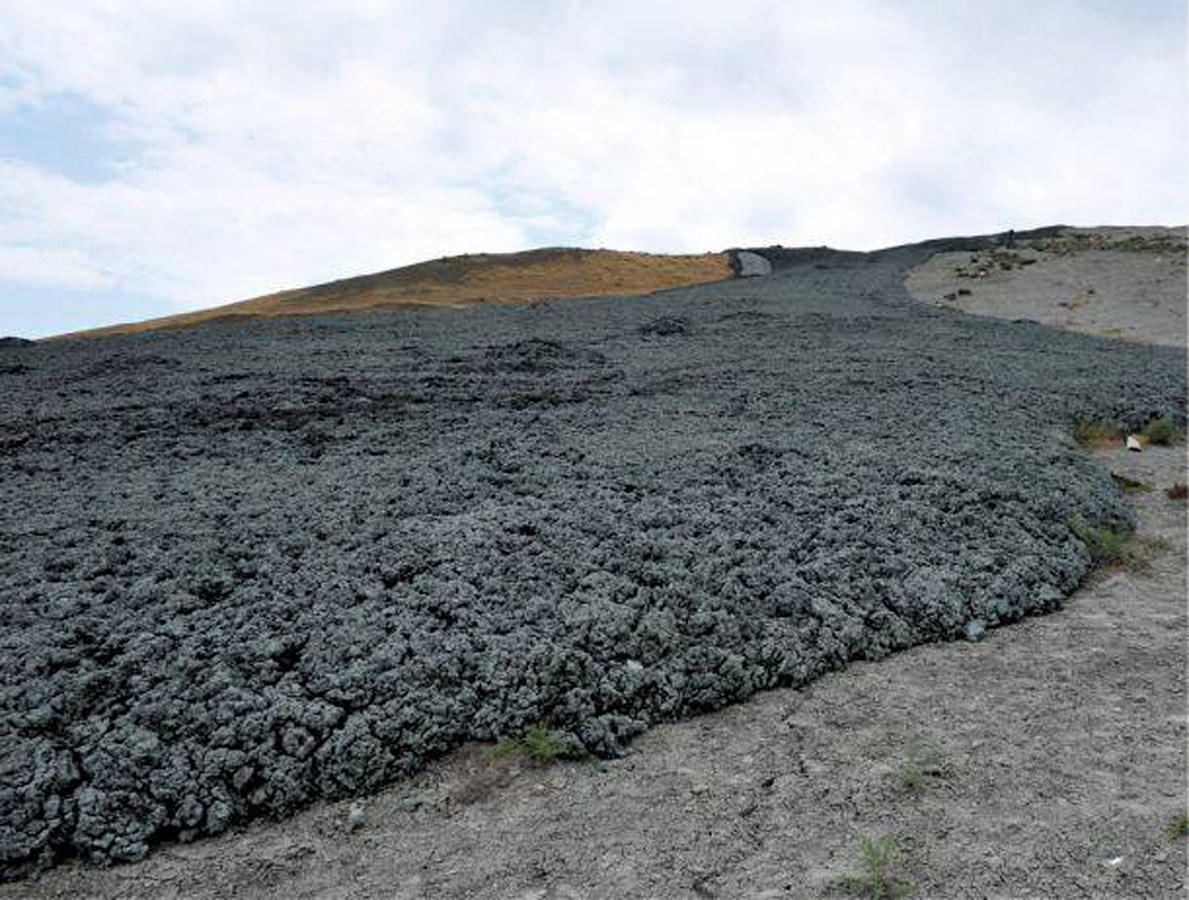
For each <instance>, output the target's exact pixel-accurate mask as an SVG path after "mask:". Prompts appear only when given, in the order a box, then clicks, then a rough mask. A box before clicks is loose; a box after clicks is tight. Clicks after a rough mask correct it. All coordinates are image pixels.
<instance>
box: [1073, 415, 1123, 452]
mask: <svg viewBox="0 0 1189 900" xmlns="http://www.w3.org/2000/svg"><path fill="white" fill-rule="evenodd" d="M1073 439H1074V440H1075V441H1077V442H1078V443H1079V444H1081V445H1082V446H1083V447H1105V446H1109V445H1110V444H1115V443H1118V442H1119V441H1121V440H1122V439H1123V430H1122V429H1121V428H1119V427H1118V426H1117V425H1114V424H1112V423H1111V422H1107V421H1104V420H1102V419H1078V420H1077V421H1076V422H1074V423H1073Z"/></svg>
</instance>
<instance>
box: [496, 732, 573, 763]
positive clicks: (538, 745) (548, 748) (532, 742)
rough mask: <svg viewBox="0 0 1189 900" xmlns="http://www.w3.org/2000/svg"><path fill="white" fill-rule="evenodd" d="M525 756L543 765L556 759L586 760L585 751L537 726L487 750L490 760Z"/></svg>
mask: <svg viewBox="0 0 1189 900" xmlns="http://www.w3.org/2000/svg"><path fill="white" fill-rule="evenodd" d="M517 755H525V756H527V757H528V758H529V759H530V760H532V761H533V762H535V763H539V764H541V765H545V764H547V763H551V762H553V761H554V760H556V759H586V758H587V757H589V755H590V754H588V753H587V752H586V751H585V749H581V748H579V747H576V746H573V745H572V744H570V743H569V742H567V741H565V740H563V739H562V738H560V737H558V736H557V735H556V734H554V733H553V732H552V731H550V730H549V729H548V728H546V727H545V726H544V725H541V724H537V725H534V726H533V727H532V728H530V729H529V730H528V731H526V732H525V733H524V734H523V735H521V736H520V737H505V738H500V740H499V741H498V742H497V743H496V744H494V745H493V746H491V747H489V748H488V749H487V757H488V759H507V758H508V757H511V756H517Z"/></svg>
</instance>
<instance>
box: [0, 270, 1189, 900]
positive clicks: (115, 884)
mask: <svg viewBox="0 0 1189 900" xmlns="http://www.w3.org/2000/svg"><path fill="white" fill-rule="evenodd" d="M1125 252H1128V251H1123V250H1109V251H1108V250H1094V249H1090V250H1085V251H1084V253H1085V254H1090V255H1091V257H1090V260H1091V264H1090V267H1089V268H1085V269H1081V270H1078V271H1079V272H1081V273H1082V274H1079V275H1078V277H1079V278H1083V280H1087V281H1095V283H1098V284H1100V285H1104V284H1105V283H1106V282H1105V281H1104V280H1102V279H1101V278H1100V277H1099V276H1097V275H1095V276H1093V278H1091V277H1090V276H1088V275H1085V273H1086V272H1090V271H1093V266H1094V265H1097V264H1098V263H1097V262H1093V259H1094V256H1093V254H1100V253H1111V254H1115V253H1125ZM1129 258H1130V259H1133V260H1134V261H1135V263H1136V265H1139V266H1149V265H1157V263H1156V262H1155V258H1154V257H1152V258H1149V256H1148V255H1146V254H1144V253H1136V254H1134V256H1133V257H1129ZM1063 260H1066V261H1067V258H1066V257H1064V256H1057V257H1056V258H1055V259H1054V260H1053V261H1052V268H1053V270H1054V271H1057V270H1058V269H1059V267H1060V266H1061V265H1064V264H1065V262H1063ZM934 262H935V263H936V260H935V261H934ZM931 265H932V264H931ZM1042 265H1045V266H1047V263H1045V264H1042V263H1036V264H1034V265H1031V266H1027V267H1022V268H1021V269H1019V270H1016V269H1013V270H1012V271H1009V272H1004V273H1002V274H1003V275H1004V277H1005V278H1007V277H1011V278H1015V279H1019V278H1021V277H1026V278H1029V279H1038V280H1036V281H1028V282H1019V281H1018V280H1017V281H1016V283H1015V284H1016V286H1015V287H1013V288H1010V289H1009V288H1008V287H1005V286H1004V285H1003V284H999V283H998V282H997V281H995V280H994V279H992V278H986V279H978V280H977V283H976V285H975V288H974V291H975V292H976V293H972V297H977V298H978V301H979V303H980V304H982V305H981V306H980V307H979V310H981V311H983V312H984V313H985V312H988V311H990V312H994V311H996V310H998V312H999V314H1001V315H1005V316H1007V317H1022V316H1018V313H1019V308H1018V307H1019V304H1020V303H1022V302H1024V300H1021V299H1019V296H1020V290H1021V288H1020V285H1021V284H1024V285H1025V286H1027V285H1033V286H1034V287H1036V290H1037V291H1038V292H1040V291H1041V287H1043V286H1044V284H1050V286H1051V281H1050V282H1045V281H1044V279H1042V278H1040V276H1042V275H1044V276H1045V278H1048V277H1049V276H1048V275H1045V271H1046V269H1045V268H1042ZM1159 265H1162V266H1164V267H1165V269H1163V270H1162V272H1163V274H1162V275H1160V278H1161V279H1162V281H1161V282H1160V285H1157V286H1156V288H1154V293H1161V292H1164V293H1167V290H1168V286H1167V283H1170V282H1172V281H1174V280H1175V278H1176V277H1178V276H1177V275H1176V273H1175V272H1172V271H1171V270H1172V269H1173V268H1174V266H1175V265H1177V264H1176V263H1174V262H1172V261H1170V260H1167V259H1166V260H1163V261H1161V262H1160V263H1159ZM1179 265H1180V270H1179V272H1180V275H1179V278H1180V280H1181V283H1182V285H1183V281H1184V259H1183V255H1182V258H1181V261H1180V263H1179ZM950 268H951V269H952V268H953V266H952V265H951V266H950ZM1034 269H1035V270H1037V271H1036V272H1035V273H1034V272H1033V270H1034ZM939 271H940V270H939ZM914 277H917V278H918V287H919V284H920V278H921V277H922V276H921V272H920V271H919V270H918V273H917V275H916V276H914ZM998 277H999V276H998V275H996V276H995V279H997V278H998ZM1054 277H1055V276H1054ZM1153 277H1155V276H1153ZM1125 282H1127V278H1126V277H1124V276H1120V280H1119V284H1120V285H1123V284H1124V283H1125ZM964 283H965V282H964ZM984 289H985V290H986V293H985V295H984V294H983V293H978V292H981V291H983V290H984ZM1046 290H1047V288H1046ZM1164 293H1161V296H1164ZM1037 296H1039V293H1038V295H1037ZM1098 296H1099V297H1100V298H1103V297H1113V298H1115V301H1114V303H1115V308H1114V311H1113V312H1109V311H1107V312H1103V311H1099V312H1098V313H1097V315H1096V317H1095V318H1094V319H1093V321H1087V322H1083V323H1080V324H1077V323H1075V324H1076V327H1077V328H1078V329H1079V330H1081V329H1083V328H1084V329H1086V330H1093V329H1096V328H1104V327H1116V326H1113V325H1106V324H1105V323H1108V322H1111V321H1116V320H1117V321H1120V322H1126V323H1135V322H1138V321H1140V319H1139V318H1138V317H1133V315H1132V314H1133V313H1134V301H1135V298H1136V295H1135V294H1134V292H1133V293H1131V294H1128V293H1127V292H1126V291H1125V290H1123V289H1122V288H1120V289H1119V290H1117V291H1106V290H1102V291H1101V292H1100V293H1099V294H1098ZM995 297H999V298H1000V300H999V301H998V305H996V301H995V300H994V298H995ZM967 299H969V298H967ZM1095 303H1098V301H1095ZM1179 304H1180V305H1179V307H1178V308H1176V309H1174V308H1172V307H1171V306H1168V305H1167V304H1166V305H1164V306H1160V305H1159V304H1158V306H1157V308H1159V309H1163V310H1164V313H1162V315H1165V316H1166V318H1165V319H1164V320H1161V323H1162V324H1161V323H1158V324H1156V325H1152V324H1150V323H1149V324H1148V325H1146V326H1144V327H1146V328H1149V329H1150V330H1149V332H1147V333H1146V334H1147V336H1148V337H1149V339H1153V338H1155V337H1158V338H1161V339H1163V340H1165V341H1166V342H1167V340H1168V339H1169V338H1170V336H1171V337H1175V338H1176V342H1178V343H1182V344H1183V343H1184V340H1185V337H1184V314H1185V310H1184V293H1183V291H1182V293H1181V294H1180V300H1179ZM974 305H975V304H974V302H973V301H971V302H970V303H969V304H968V308H971V310H972V311H975V310H974V309H973V307H974ZM1085 308H1087V309H1089V308H1091V307H1090V306H1089V305H1087V306H1086V307H1085ZM1093 308H1094V309H1097V307H1093ZM1058 309H1064V308H1062V307H1058ZM1050 313H1052V315H1049V314H1050ZM1044 314H1045V315H1048V316H1049V317H1048V318H1041V320H1042V321H1051V322H1052V321H1053V320H1054V319H1057V320H1058V321H1055V322H1053V323H1054V324H1059V325H1062V326H1064V327H1075V325H1074V324H1070V322H1068V321H1065V320H1063V319H1062V316H1063V315H1064V313H1053V311H1052V310H1048V312H1047V313H1044ZM1039 316H1040V314H1039V313H1038V314H1037V315H1036V316H1030V317H1039ZM1178 316H1179V322H1180V325H1179V330H1178V331H1176V332H1175V333H1174V332H1173V331H1171V328H1172V327H1173V326H1174V325H1175V324H1176V321H1175V320H1176V318H1177V317H1178ZM1112 317H1114V318H1112ZM1168 317H1171V318H1168ZM1118 327H1123V326H1118ZM1137 328H1138V326H1137ZM1096 453H1097V456H1098V458H1099V459H1100V461H1101V463H1102V464H1103V465H1104V466H1107V467H1108V468H1110V469H1111V470H1112V471H1115V472H1117V473H1119V474H1121V475H1126V476H1127V477H1129V478H1131V479H1134V480H1136V481H1138V482H1141V483H1143V484H1144V485H1145V486H1150V487H1151V489H1150V490H1146V491H1145V490H1140V491H1134V492H1132V493H1131V494H1130V495H1129V496H1130V498H1131V500H1132V502H1133V505H1134V509H1135V512H1136V516H1137V521H1138V524H1139V530H1138V534H1139V536H1140V537H1139V539H1138V540H1137V547H1138V548H1139V549H1138V551H1137V552H1138V553H1139V554H1140V555H1141V556H1142V557H1143V559H1144V561H1143V562H1141V563H1140V564H1138V565H1135V566H1129V567H1122V568H1114V569H1106V570H1103V571H1102V572H1100V573H1099V574H1097V575H1096V576H1094V577H1093V578H1092V579H1091V580H1090V581H1089V582H1088V583H1087V584H1086V585H1085V586H1084V587H1083V589H1082V590H1080V591H1079V592H1078V593H1077V594H1076V595H1075V596H1073V597H1072V598H1070V599H1069V601H1068V602H1067V605H1066V608H1065V609H1064V610H1062V611H1060V612H1058V613H1055V614H1052V615H1049V616H1045V617H1042V618H1035V619H1029V620H1027V621H1025V622H1023V623H1021V624H1017V625H1012V626H1009V627H1006V628H1002V629H997V630H993V631H991V632H989V633H988V634H987V636H986V638H985V639H984V640H982V641H981V642H979V643H965V642H962V643H952V644H941V645H928V646H921V647H917V648H915V649H913V650H910V651H907V652H904V653H900V654H897V655H895V656H893V657H891V658H889V659H887V660H884V661H882V662H879V663H867V664H859V665H854V666H852V667H850V668H849V669H847V670H845V671H842V672H837V673H834V674H831V675H828V676H826V677H824V678H822V679H820V680H819V681H817V682H815V683H813V684H812V685H810V686H809V687H808V688H806V689H803V690H778V691H772V692H768V693H765V694H762V695H760V696H758V697H756V698H754V699H753V700H752V701H750V702H748V703H746V704H742V705H739V706H735V707H732V708H729V709H726V710H723V711H721V712H718V713H714V714H712V715H707V716H704V717H702V718H698V719H695V720H691V721H686V722H681V723H678V724H672V725H665V726H661V727H657V728H655V729H653V730H651V731H650V732H648V733H647V734H645V735H643V736H642V737H640V738H639V739H637V740H636V741H635V742H634V744H633V745H632V746H631V748H630V752H629V754H628V755H627V756H626V757H625V758H624V759H621V760H616V761H612V762H606V763H598V762H594V763H580V762H574V763H571V762H567V763H556V764H552V765H548V766H543V767H537V766H533V765H530V764H528V763H526V762H524V761H523V760H517V759H511V760H505V761H500V762H495V761H492V760H490V759H488V758H487V757H486V756H485V754H484V752H483V750H482V748H479V747H474V746H472V747H467V748H463V749H462V750H460V751H458V752H457V753H455V754H453V755H451V756H450V757H448V758H446V759H443V760H440V761H439V762H438V763H436V764H434V765H433V766H432V767H431V768H430V769H429V770H427V771H425V772H424V773H422V774H421V775H420V776H419V777H417V778H416V779H414V780H412V781H410V782H406V783H401V784H396V785H394V786H392V787H390V788H389V789H387V790H385V791H383V792H381V793H379V794H378V795H375V796H373V797H370V798H366V799H364V800H361V801H359V803H358V804H353V803H350V802H343V803H333V804H326V803H324V804H319V805H316V806H314V807H312V808H310V809H308V810H306V811H305V812H303V813H301V814H300V815H297V816H295V817H293V818H292V819H289V820H286V821H284V822H279V823H266V822H261V823H256V824H254V825H252V826H250V827H248V828H245V829H243V830H240V831H237V832H231V833H228V834H226V835H223V836H221V837H218V838H215V839H212V840H208V841H202V842H198V843H195V844H188V845H180V844H179V845H172V846H165V847H162V848H160V849H159V850H158V851H157V852H155V853H154V854H152V855H151V856H150V857H149V858H148V859H147V860H145V861H144V862H141V863H137V864H134V865H127V866H120V867H116V868H112V869H108V870H95V869H92V868H88V867H83V866H79V865H76V864H73V863H68V864H66V865H63V866H61V867H59V868H57V869H56V870H52V871H50V872H47V873H45V874H44V875H43V876H41V877H40V878H39V879H36V880H34V881H30V882H25V883H20V884H9V885H3V886H0V898H18V897H19V898H30V900H49V898H75V897H104V898H117V897H118V898H186V897H211V898H233V897H234V898H261V900H263V898H282V897H283V898H314V897H317V898H340V897H341V898H348V897H350V898H421V897H426V898H429V897H433V898H437V897H447V898H453V897H460V898H461V897H491V898H524V900H529V898H533V900H546V898H580V897H582V898H585V897H664V898H668V897H681V898H684V897H690V898H700V897H731V898H733V897H829V896H845V895H846V894H847V893H848V892H850V893H855V892H856V891H857V890H858V889H857V888H855V886H854V885H851V886H850V887H849V888H848V887H847V886H846V885H844V884H843V883H842V881H841V879H843V878H844V877H845V876H846V875H848V874H849V875H862V874H863V873H864V872H865V871H866V870H865V867H864V859H863V853H862V843H863V840H864V839H870V838H879V837H882V836H889V840H890V842H891V844H890V845H891V846H894V848H895V857H896V859H895V860H893V862H892V864H891V866H890V867H889V869H888V874H889V875H890V876H891V877H892V878H894V879H897V880H898V883H900V884H903V885H905V886H908V885H911V891H912V894H911V895H912V896H916V897H938V898H951V897H953V898H959V897H961V898H966V897H983V898H1027V897H1036V898H1041V897H1044V898H1051V897H1094V898H1099V897H1151V898H1164V897H1182V896H1184V895H1185V893H1186V886H1187V883H1186V841H1185V838H1184V837H1179V838H1178V837H1173V836H1171V835H1170V834H1169V831H1168V830H1169V826H1170V824H1171V823H1173V822H1174V821H1175V820H1176V819H1177V817H1178V816H1182V815H1184V813H1185V809H1186V751H1185V746H1186V684H1185V664H1186V644H1185V640H1186V566H1185V560H1186V508H1185V502H1184V500H1176V501H1174V500H1172V499H1170V498H1169V497H1167V496H1166V494H1165V489H1166V488H1167V487H1169V486H1170V485H1171V484H1173V483H1174V482H1177V481H1185V479H1186V472H1185V451H1184V446H1183V445H1178V446H1175V447H1172V448H1162V447H1150V448H1148V449H1147V450H1146V451H1144V452H1143V453H1128V452H1127V451H1125V450H1123V449H1121V448H1113V449H1105V450H1100V451H1097V452H1096ZM857 895H863V894H862V893H861V891H859V892H858V894H857ZM866 895H867V896H876V894H873V893H871V892H868V893H867V894H866Z"/></svg>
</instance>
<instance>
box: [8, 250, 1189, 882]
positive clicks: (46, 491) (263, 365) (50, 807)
mask: <svg viewBox="0 0 1189 900" xmlns="http://www.w3.org/2000/svg"><path fill="white" fill-rule="evenodd" d="M993 240H994V239H988V238H974V239H964V242H963V241H950V242H934V243H932V244H930V245H927V246H919V247H915V248H914V247H907V248H896V249H894V250H891V251H885V252H883V253H879V254H837V253H835V252H833V251H823V250H818V249H813V250H811V251H804V252H800V253H798V252H793V251H790V252H788V253H785V254H776V253H773V254H772V257H773V258H772V260H771V261H772V264H773V267H774V270H775V271H774V273H773V274H772V275H769V276H764V277H761V278H754V279H749V280H747V281H746V282H744V281H739V282H729V283H723V284H716V285H705V286H701V287H696V288H691V289H686V290H679V291H669V292H665V293H663V294H658V295H655V296H652V297H647V298H640V299H631V300H626V301H625V300H583V301H581V302H573V303H556V304H552V305H542V306H537V307H533V308H500V307H496V306H494V305H493V306H491V307H487V308H481V309H477V310H473V311H468V312H466V313H454V312H440V313H439V312H432V311H429V312H427V311H418V312H394V313H388V314H376V315H368V316H357V317H339V318H335V317H325V318H323V317H319V318H315V319H288V320H274V321H260V322H252V323H247V324H230V323H228V324H216V325H211V326H208V327H203V328H197V329H191V330H186V331H178V332H166V333H160V334H153V335H139V336H130V337H122V338H113V339H109V340H103V341H94V342H71V343H64V344H39V345H36V346H34V347H22V348H13V349H12V350H11V351H10V352H9V351H6V353H5V357H4V363H3V364H4V365H5V366H8V367H10V368H11V367H13V366H19V367H20V370H19V371H16V370H14V371H7V372H6V373H5V374H4V375H3V378H2V379H0V385H2V387H3V401H2V402H0V616H2V617H3V620H4V623H5V625H4V628H3V630H2V631H0V866H2V871H3V874H4V876H5V877H7V878H13V877H20V876H21V875H24V874H27V873H28V872H30V871H32V870H34V869H36V868H37V867H39V866H43V865H48V864H51V863H52V862H53V861H55V860H56V859H59V858H62V857H64V856H68V855H79V856H82V857H83V858H85V859H87V860H92V861H95V862H100V863H106V862H112V861H119V860H132V859H137V858H139V857H141V856H143V855H144V854H145V853H146V852H147V851H148V849H149V847H150V846H151V845H152V844H153V843H155V842H159V841H162V840H174V839H181V840H189V839H192V838H195V837H198V836H201V835H209V834H216V833H218V832H220V831H223V830H225V829H226V828H227V827H229V826H230V825H231V824H233V823H236V822H242V821H244V820H247V819H250V818H253V817H258V816H277V815H284V814H286V813H288V812H291V811H292V810H294V809H296V808H298V807H300V806H302V805H303V804H306V803H308V802H310V801H311V800H313V799H315V798H319V797H342V796H346V795H351V794H358V793H365V792H368V791H371V790H374V789H376V788H377V787H378V786H380V785H382V784H384V783H385V782H389V781H391V780H393V779H397V778H401V777H404V776H407V775H409V774H411V773H413V772H416V771H417V770H418V769H419V768H420V767H421V766H422V765H423V764H424V763H425V762H426V761H427V760H428V759H431V758H433V757H434V756H437V755H440V754H442V753H443V752H445V751H447V750H449V749H450V748H452V747H454V746H456V745H458V744H459V743H460V742H462V741H465V740H471V739H479V740H486V739H491V738H493V737H495V736H497V735H501V734H510V733H516V732H519V731H521V730H522V729H524V728H526V727H528V726H530V725H532V724H533V723H536V722H538V721H544V722H547V723H548V724H549V725H550V726H551V727H553V728H555V729H557V730H559V731H561V732H565V733H567V734H568V735H571V736H574V737H576V738H577V739H580V740H581V741H582V742H583V744H585V746H587V747H588V748H590V749H591V750H593V751H595V752H598V753H602V754H608V755H610V754H615V753H617V752H619V751H620V750H621V748H622V747H623V745H624V743H625V742H626V741H628V740H630V739H631V737H632V736H633V735H636V734H638V733H640V732H641V731H642V730H644V729H646V728H647V727H649V725H651V724H653V723H655V722H659V721H662V720H668V719H674V718H679V717H683V716H687V715H690V714H693V713H696V712H699V711H703V710H710V709H714V708H716V707H721V706H723V705H724V704H728V703H732V702H735V701H738V700H742V699H743V698H745V697H747V696H749V695H750V694H752V693H753V692H755V691H757V690H761V689H764V688H768V687H771V686H774V685H781V684H785V685H787V684H800V683H803V682H806V681H808V680H810V679H812V678H814V677H816V676H817V675H819V674H820V673H822V672H824V671H827V670H829V669H833V668H837V667H839V666H842V665H844V664H845V663H846V662H847V661H848V660H852V659H857V658H865V659H877V658H880V657H882V656H885V655H886V654H888V653H891V652H894V651H895V650H898V649H901V648H904V647H908V646H911V645H912V644H915V643H919V642H922V641H934V640H948V639H955V638H963V637H966V636H969V635H970V634H972V633H974V632H979V630H980V628H985V627H995V626H997V625H1001V624H1004V623H1007V622H1011V621H1013V620H1016V619H1019V618H1020V617H1022V616H1025V615H1030V614H1035V613H1042V612H1046V611H1049V610H1052V609H1055V608H1056V607H1058V606H1059V605H1060V603H1061V600H1062V597H1063V596H1064V595H1065V594H1067V593H1068V592H1069V591H1070V590H1072V589H1073V588H1074V587H1075V586H1076V585H1077V584H1078V583H1079V581H1080V580H1081V579H1082V578H1083V577H1084V575H1085V573H1086V571H1087V569H1088V567H1089V564H1090V561H1089V557H1088V555H1087V553H1086V550H1085V548H1084V547H1083V546H1082V544H1081V543H1080V542H1079V541H1078V540H1077V538H1076V537H1075V535H1074V534H1073V533H1072V532H1071V530H1070V528H1069V527H1068V522H1069V521H1070V520H1071V519H1073V518H1075V517H1076V518H1080V519H1082V520H1084V521H1086V522H1088V523H1092V524H1111V525H1121V524H1126V523H1127V522H1128V521H1129V514H1128V512H1127V509H1126V506H1125V505H1124V504H1123V502H1122V499H1121V496H1120V494H1119V492H1118V489H1117V486H1116V485H1115V484H1114V483H1113V482H1112V481H1111V479H1110V477H1109V475H1108V474H1107V473H1105V472H1104V471H1102V470H1101V469H1099V468H1098V467H1096V466H1095V465H1093V464H1092V463H1091V462H1090V461H1089V460H1088V459H1087V458H1086V457H1085V456H1084V455H1083V454H1082V453H1081V452H1080V451H1079V450H1078V448H1076V447H1075V446H1074V445H1073V444H1072V442H1071V441H1070V439H1069V437H1068V431H1069V425H1070V423H1071V421H1072V420H1073V419H1074V418H1075V417H1077V416H1079V415H1095V416H1104V417H1107V418H1112V419H1114V420H1116V421H1117V422H1119V423H1120V424H1126V425H1129V426H1135V425H1140V424H1142V423H1143V422H1145V421H1147V420H1149V419H1151V418H1153V417H1155V416H1158V415H1163V414H1167V415H1172V416H1174V417H1175V418H1176V419H1177V420H1178V421H1179V422H1183V421H1184V404H1185V375H1184V372H1185V356H1184V353H1183V352H1181V351H1178V350H1173V349H1168V348H1153V347H1145V346H1139V345H1132V344H1124V343H1120V342H1112V341H1106V340H1099V339H1094V338H1088V337H1082V336H1077V335H1071V334H1063V333H1060V332H1056V331H1053V330H1050V329H1047V328H1044V327H1041V326H1036V325H1028V324H1014V323H1006V322H996V321H992V320H988V319H978V318H973V317H967V316H963V315H961V314H959V313H953V312H949V311H945V310H936V309H924V308H922V307H920V306H917V305H916V304H913V303H912V302H911V301H910V300H909V298H908V297H907V295H906V294H905V292H904V290H903V287H902V274H903V271H904V270H905V268H906V267H907V266H910V265H913V264H915V263H917V262H920V261H921V260H922V259H924V258H925V257H926V256H927V255H928V254H929V253H930V252H933V250H935V249H950V248H953V247H965V246H970V247H977V246H983V245H985V244H986V243H987V242H989V241H993ZM754 252H757V253H760V254H765V253H767V252H768V251H765V250H763V249H759V250H756V251H754ZM665 323H680V327H676V326H674V325H672V324H665Z"/></svg>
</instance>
